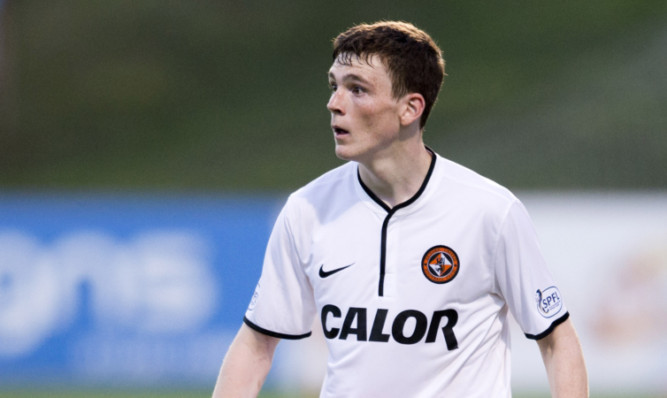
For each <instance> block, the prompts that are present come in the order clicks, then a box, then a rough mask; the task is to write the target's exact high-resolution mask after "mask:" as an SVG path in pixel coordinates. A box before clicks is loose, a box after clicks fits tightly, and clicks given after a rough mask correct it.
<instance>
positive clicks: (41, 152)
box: [0, 0, 667, 191]
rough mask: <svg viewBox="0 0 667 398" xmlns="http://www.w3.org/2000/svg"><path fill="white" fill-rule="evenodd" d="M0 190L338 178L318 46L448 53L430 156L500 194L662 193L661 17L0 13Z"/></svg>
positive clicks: (289, 6) (212, 9)
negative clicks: (366, 29) (371, 42)
mask: <svg viewBox="0 0 667 398" xmlns="http://www.w3.org/2000/svg"><path fill="white" fill-rule="evenodd" d="M0 13H1V14H0V15H1V17H0V18H1V19H0V189H2V190H52V189H56V190H71V189H74V190H90V189H92V190H112V191H118V190H121V191H125V190H129V191H165V190H166V191H257V190H270V191H288V190H292V189H295V188H297V187H299V186H301V185H303V184H304V183H306V182H307V181H308V180H310V179H312V178H314V177H316V176H318V175H319V174H321V173H323V172H324V171H326V170H327V169H329V168H332V167H335V166H336V165H338V164H340V161H339V160H338V159H336V157H335V156H334V154H333V139H332V136H331V132H330V130H329V115H328V112H327V110H326V108H325V104H326V102H327V99H328V95H329V91H328V88H327V79H326V72H327V70H328V68H329V66H330V63H331V55H330V54H331V40H332V38H333V37H334V36H335V35H336V34H337V33H338V32H340V31H342V30H344V29H346V28H347V27H349V26H351V25H353V24H356V23H359V22H374V21H377V20H380V19H400V20H406V21H410V22H413V23H415V24H416V25H418V26H419V27H421V28H423V29H424V30H426V31H427V32H429V33H430V34H431V35H432V36H433V37H434V38H435V39H436V41H437V42H438V44H439V45H440V46H441V47H442V48H443V50H444V53H445V59H446V61H447V74H448V77H447V78H446V79H445V84H444V87H443V91H442V92H441V95H440V99H439V101H438V103H437V104H436V107H435V109H434V111H433V113H432V116H431V119H430V121H429V123H428V125H427V130H426V133H425V134H426V135H425V140H426V142H427V144H428V145H430V146H431V147H432V148H434V149H435V150H436V151H438V152H439V153H440V154H442V155H443V156H445V157H448V158H450V159H452V160H455V161H457V162H460V163H462V164H464V165H466V166H468V167H471V168H473V169H475V170H477V171H478V172H480V173H482V174H484V175H486V176H488V177H491V178H493V179H495V180H497V181H498V182H500V183H501V184H503V185H506V186H509V187H510V188H513V189H571V190H581V189H588V190H590V189H594V190H607V189H609V190H610V189H663V188H665V185H666V183H667V2H666V1H636V2H635V1H613V0H608V1H603V0H596V1H586V2H580V1H564V2H546V1H544V2H542V1H540V2H528V1H518V2H517V1H511V2H476V1H462V0H461V1H411V2H387V3H385V2H380V1H364V2H358V1H347V0H344V1H337V2H313V1H305V0H291V1H243V2H238V1H228V0H224V1H196V2H194V1H192V2H185V1H180V2H177V1H128V0H117V1H102V2H90V1H82V0H55V1H48V2H43V1H35V0H25V1H12V0H5V1H2V0H0Z"/></svg>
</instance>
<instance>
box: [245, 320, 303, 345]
mask: <svg viewBox="0 0 667 398" xmlns="http://www.w3.org/2000/svg"><path fill="white" fill-rule="evenodd" d="M243 322H244V323H245V324H246V325H248V326H249V327H250V328H251V329H253V330H255V331H257V332H260V333H262V334H265V335H267V336H271V337H276V338H279V339H286V340H300V339H305V338H306V337H309V336H310V335H311V334H312V332H308V333H304V334H299V335H294V334H284V333H277V332H273V331H271V330H267V329H264V328H263V327H261V326H257V325H255V324H254V323H252V321H251V320H249V319H248V318H246V317H245V316H244V317H243Z"/></svg>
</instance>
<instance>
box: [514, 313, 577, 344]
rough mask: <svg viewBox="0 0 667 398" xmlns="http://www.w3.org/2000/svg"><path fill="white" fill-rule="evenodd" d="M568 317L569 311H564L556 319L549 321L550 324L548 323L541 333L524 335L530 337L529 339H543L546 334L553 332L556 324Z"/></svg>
mask: <svg viewBox="0 0 667 398" xmlns="http://www.w3.org/2000/svg"><path fill="white" fill-rule="evenodd" d="M569 317H570V313H569V312H566V313H565V314H563V316H561V317H560V318H558V319H556V320H555V321H553V322H551V325H550V326H549V327H548V328H547V330H545V331H544V332H542V333H540V334H528V333H525V335H526V337H528V338H529V339H531V340H540V339H543V338H545V337H547V336H548V335H550V334H551V332H553V331H554V329H556V326H558V325H560V324H561V323H563V322H565V321H567V319H568V318H569Z"/></svg>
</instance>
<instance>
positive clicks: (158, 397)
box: [0, 390, 659, 398]
mask: <svg viewBox="0 0 667 398" xmlns="http://www.w3.org/2000/svg"><path fill="white" fill-rule="evenodd" d="M593 396H595V397H598V398H623V397H628V396H632V397H633V398H659V396H658V395H639V394H630V395H628V394H619V395H598V394H594V395H593ZM210 397H211V391H201V390H199V391H166V390H165V391H159V390H151V391H122V390H107V391H99V390H90V391H87V390H77V391H66V390H15V391H2V390H0V398H210ZM514 397H515V398H547V397H549V394H541V395H535V394H515V395H514ZM259 398H316V397H307V396H295V395H293V394H290V395H280V394H275V393H270V392H265V393H262V394H260V395H259Z"/></svg>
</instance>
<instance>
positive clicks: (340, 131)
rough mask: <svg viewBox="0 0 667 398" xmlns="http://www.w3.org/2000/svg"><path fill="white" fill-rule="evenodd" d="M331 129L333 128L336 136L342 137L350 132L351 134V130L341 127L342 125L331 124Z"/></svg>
mask: <svg viewBox="0 0 667 398" xmlns="http://www.w3.org/2000/svg"><path fill="white" fill-rule="evenodd" d="M331 129H332V130H333V132H334V135H335V136H336V137H340V136H343V135H348V134H350V132H349V131H347V130H345V129H343V128H340V127H338V126H331Z"/></svg>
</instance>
